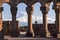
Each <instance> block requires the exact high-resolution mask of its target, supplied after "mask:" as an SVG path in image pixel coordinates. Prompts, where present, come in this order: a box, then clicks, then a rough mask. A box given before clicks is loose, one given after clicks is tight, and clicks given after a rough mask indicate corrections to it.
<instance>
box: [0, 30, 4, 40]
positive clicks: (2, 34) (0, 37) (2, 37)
mask: <svg viewBox="0 0 60 40" xmlns="http://www.w3.org/2000/svg"><path fill="white" fill-rule="evenodd" d="M0 40H4V33H3V30H1V31H0Z"/></svg>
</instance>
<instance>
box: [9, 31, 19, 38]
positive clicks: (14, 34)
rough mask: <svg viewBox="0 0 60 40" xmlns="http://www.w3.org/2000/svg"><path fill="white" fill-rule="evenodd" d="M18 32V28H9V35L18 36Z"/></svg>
mask: <svg viewBox="0 0 60 40" xmlns="http://www.w3.org/2000/svg"><path fill="white" fill-rule="evenodd" d="M19 35H20V33H19V32H18V30H11V31H10V36H11V37H19Z"/></svg>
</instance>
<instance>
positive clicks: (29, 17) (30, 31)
mask: <svg viewBox="0 0 60 40" xmlns="http://www.w3.org/2000/svg"><path fill="white" fill-rule="evenodd" d="M26 11H27V14H28V28H29V29H28V32H27V36H29V37H30V36H31V37H32V36H34V32H33V27H32V14H33V7H31V6H28V7H27V8H26Z"/></svg>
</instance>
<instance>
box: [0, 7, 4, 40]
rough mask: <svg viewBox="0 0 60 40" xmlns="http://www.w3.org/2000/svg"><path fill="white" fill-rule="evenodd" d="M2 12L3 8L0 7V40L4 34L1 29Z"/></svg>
mask: <svg viewBox="0 0 60 40" xmlns="http://www.w3.org/2000/svg"><path fill="white" fill-rule="evenodd" d="M2 11H3V7H0V40H4V35H3V34H4V33H3V27H2Z"/></svg>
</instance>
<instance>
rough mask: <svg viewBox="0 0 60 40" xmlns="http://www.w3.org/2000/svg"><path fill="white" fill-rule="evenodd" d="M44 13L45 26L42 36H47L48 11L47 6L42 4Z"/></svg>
mask: <svg viewBox="0 0 60 40" xmlns="http://www.w3.org/2000/svg"><path fill="white" fill-rule="evenodd" d="M40 10H41V11H42V14H43V28H42V37H46V35H47V26H48V25H47V12H46V7H45V6H41V9H40Z"/></svg>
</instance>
